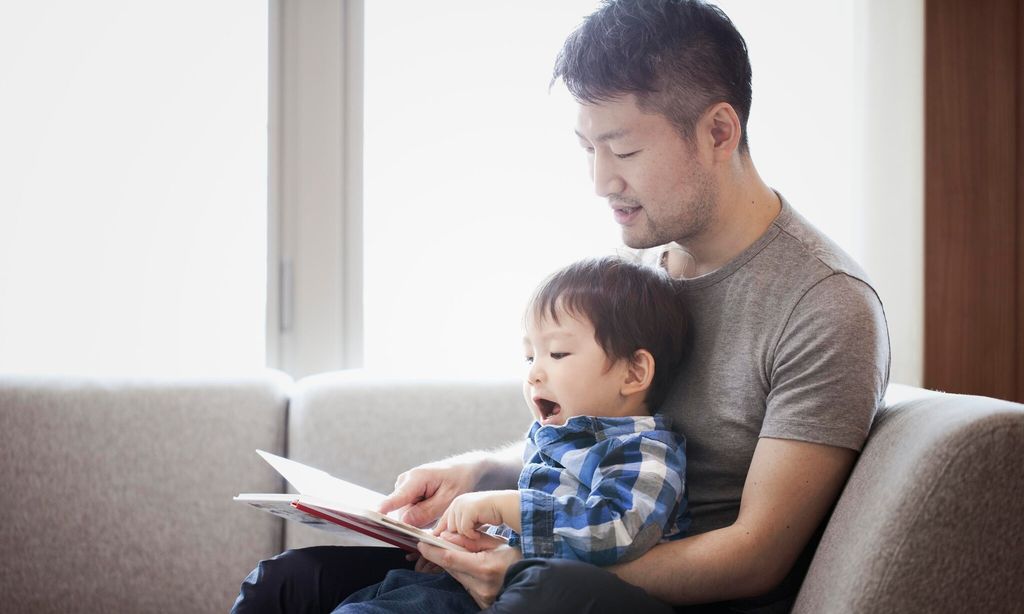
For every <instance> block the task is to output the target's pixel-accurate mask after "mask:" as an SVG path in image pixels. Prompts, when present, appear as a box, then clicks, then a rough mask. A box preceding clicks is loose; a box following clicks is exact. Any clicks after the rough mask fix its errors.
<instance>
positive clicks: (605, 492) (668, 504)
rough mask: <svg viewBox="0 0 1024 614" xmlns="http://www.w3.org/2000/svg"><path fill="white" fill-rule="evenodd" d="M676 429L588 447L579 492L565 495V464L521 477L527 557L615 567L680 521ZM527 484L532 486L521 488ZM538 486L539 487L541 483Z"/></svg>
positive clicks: (681, 470) (681, 455)
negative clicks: (673, 432)
mask: <svg viewBox="0 0 1024 614" xmlns="http://www.w3.org/2000/svg"><path fill="white" fill-rule="evenodd" d="M677 444H678V442H677V441H676V440H675V439H674V437H673V435H672V434H671V433H665V432H657V433H636V434H633V435H629V436H626V437H619V438H615V439H607V440H604V441H601V442H599V443H598V444H597V445H595V446H593V447H592V448H590V449H589V450H587V451H586V456H585V458H584V459H583V460H582V462H581V463H579V467H580V468H581V471H580V475H578V476H576V477H578V478H579V484H578V486H575V487H571V488H570V489H571V490H575V492H571V493H570V492H565V490H566V484H565V482H566V480H564V479H560V476H559V473H560V472H561V471H564V469H561V468H560V469H554V468H551V467H543V466H539V465H538V466H536V471H537V472H544V471H545V470H547V471H549V472H551V473H552V474H551V475H547V476H544V475H533V476H528V475H526V474H525V473H524V476H523V479H521V481H520V487H521V488H520V508H521V521H522V533H521V534H520V536H519V540H518V541H519V546H520V547H521V548H522V551H523V556H524V557H555V558H565V559H575V560H580V561H584V562H588V563H593V564H595V565H611V564H613V563H616V562H623V561H627V560H630V559H634V558H636V557H638V556H640V555H641V554H643V553H644V552H646V551H647V550H649V549H650V548H651V547H652V546H654V545H655V544H656V543H658V542H659V541H660V540H661V539H662V537H663V536H664V535H665V534H666V532H667V530H670V529H671V528H672V527H674V526H675V523H676V518H677V516H678V514H679V513H680V510H681V506H685V502H683V501H682V498H683V476H684V475H685V470H686V457H685V451H684V446H682V445H677ZM526 483H530V484H531V485H533V486H535V487H533V488H523V486H525V484H526ZM536 486H539V487H536Z"/></svg>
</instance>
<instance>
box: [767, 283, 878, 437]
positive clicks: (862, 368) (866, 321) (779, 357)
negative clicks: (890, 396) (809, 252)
mask: <svg viewBox="0 0 1024 614" xmlns="http://www.w3.org/2000/svg"><path fill="white" fill-rule="evenodd" d="M767 369H768V377H769V380H770V382H771V391H770V392H769V394H768V397H767V406H766V409H765V418H764V422H763V424H762V427H761V433H760V436H761V437H774V438H779V439H794V440H798V441H807V442H811V443H821V444H827V445H832V446H838V447H843V448H849V449H852V450H858V451H859V450H860V449H861V447H862V446H863V445H864V442H865V440H866V439H867V436H868V431H869V430H870V428H871V423H872V421H873V419H874V416H875V412H876V410H877V409H878V406H879V404H880V403H881V400H882V396H883V395H884V394H885V388H886V386H887V385H888V381H889V337H888V333H887V328H886V323H885V314H884V313H883V310H882V305H881V302H880V301H879V299H878V296H877V295H876V294H875V292H874V290H873V289H872V288H871V287H870V286H868V285H867V284H866V283H864V282H863V281H861V280H860V279H857V278H856V277H852V276H850V275H846V274H844V273H834V274H832V275H829V276H827V277H825V278H823V279H822V280H821V281H819V282H818V283H816V284H815V285H813V286H812V287H811V288H810V289H808V290H807V292H806V293H804V295H803V296H802V297H801V298H800V299H799V301H798V302H797V303H796V305H795V307H794V308H793V310H792V313H791V315H790V317H789V319H788V320H787V322H786V324H785V326H784V328H783V330H782V332H781V334H780V336H779V339H778V342H777V344H776V347H775V351H774V354H773V356H772V360H770V363H769V364H768V365H767Z"/></svg>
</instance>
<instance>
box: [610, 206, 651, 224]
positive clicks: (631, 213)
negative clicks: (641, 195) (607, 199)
mask: <svg viewBox="0 0 1024 614" xmlns="http://www.w3.org/2000/svg"><path fill="white" fill-rule="evenodd" d="M642 208H643V207H640V206H636V207H629V206H626V205H623V204H614V205H612V211H613V212H614V215H615V221H616V222H618V223H619V224H626V223H629V222H631V221H632V220H633V219H634V218H635V217H636V214H637V212H638V211H640V209H642Z"/></svg>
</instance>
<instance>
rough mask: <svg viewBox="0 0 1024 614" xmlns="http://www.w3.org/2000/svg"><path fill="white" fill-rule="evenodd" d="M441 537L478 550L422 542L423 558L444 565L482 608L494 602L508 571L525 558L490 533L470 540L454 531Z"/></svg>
mask: <svg viewBox="0 0 1024 614" xmlns="http://www.w3.org/2000/svg"><path fill="white" fill-rule="evenodd" d="M441 537H442V538H443V539H447V540H448V541H450V542H453V543H456V544H459V545H460V546H462V547H464V548H467V549H469V550H474V552H457V551H455V550H446V549H444V548H438V547H437V546H431V545H430V544H428V543H425V542H420V543H419V549H420V554H422V555H423V558H424V559H427V560H428V561H431V562H432V563H435V564H437V565H440V566H441V567H443V568H444V569H445V571H447V572H448V573H449V574H451V575H452V577H453V578H455V579H456V580H458V581H459V584H461V585H462V586H463V587H464V588H465V589H466V591H467V592H468V593H469V594H470V596H471V597H473V601H475V602H476V604H477V605H478V606H480V608H481V609H484V608H486V607H488V606H490V605H491V604H492V603H494V600H495V599H497V597H498V592H499V591H501V585H502V582H504V580H505V572H506V571H507V570H508V568H509V567H511V566H512V564H513V563H515V562H516V561H518V560H520V559H522V558H523V553H522V552H520V551H519V549H518V548H512V547H511V546H508V545H506V544H505V543H504V542H503V541H502V540H499V539H496V538H493V537H490V536H487V535H482V536H481V537H480V538H479V539H466V538H464V537H462V536H461V535H457V534H454V533H442V534H441Z"/></svg>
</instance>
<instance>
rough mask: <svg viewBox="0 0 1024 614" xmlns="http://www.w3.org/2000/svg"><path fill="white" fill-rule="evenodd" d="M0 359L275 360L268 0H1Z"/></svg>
mask: <svg viewBox="0 0 1024 614" xmlns="http://www.w3.org/2000/svg"><path fill="white" fill-rule="evenodd" d="M0 87H2V89H3V94H2V95H0V134H2V135H3V137H2V139H0V169H2V171H0V172H2V173H3V180H2V181H0V371H34V372H48V373H52V372H76V373H90V374H111V373H116V374H139V373H157V374H169V375H176V374H182V373H188V372H202V373H211V372H222V371H235V370H239V369H246V368H258V367H262V366H263V364H264V326H265V324H264V311H265V309H264V305H265V301H266V298H265V297H266V289H265V284H266V200H267V199H266V183H267V175H266V159H267V146H266V142H267V140H266V126H267V102H266V101H267V3H266V2H259V1H253V0H187V1H180V2H157V3H154V2H136V1H134V0H122V1H117V0H96V1H93V2H77V1H75V0H63V1H60V0H49V1H45V2H43V1H39V2H36V1H33V2H20V3H19V2H7V3H4V4H3V8H2V9H0Z"/></svg>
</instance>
